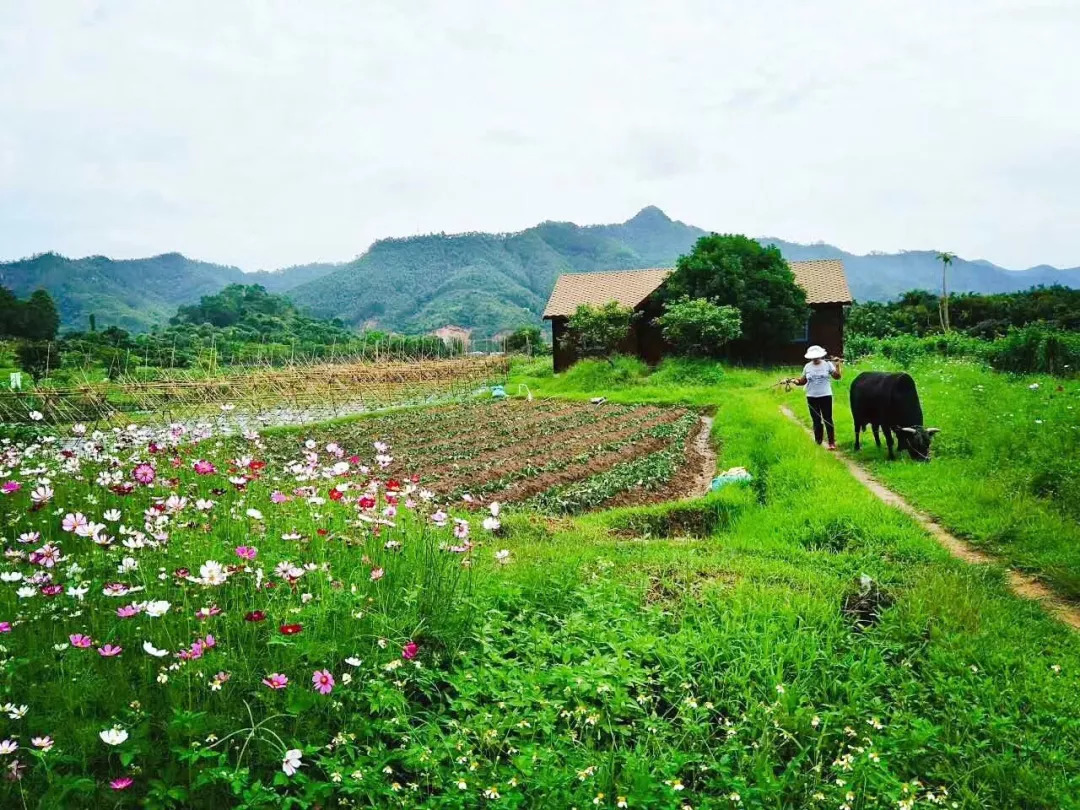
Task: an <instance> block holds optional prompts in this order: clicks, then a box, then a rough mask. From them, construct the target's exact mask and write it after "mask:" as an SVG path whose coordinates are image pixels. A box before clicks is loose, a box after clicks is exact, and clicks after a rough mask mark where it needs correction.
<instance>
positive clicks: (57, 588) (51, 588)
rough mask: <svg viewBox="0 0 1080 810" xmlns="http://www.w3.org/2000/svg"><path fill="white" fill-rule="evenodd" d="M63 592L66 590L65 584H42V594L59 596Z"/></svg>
mask: <svg viewBox="0 0 1080 810" xmlns="http://www.w3.org/2000/svg"><path fill="white" fill-rule="evenodd" d="M63 592H64V586H63V585H42V586H41V595H42V596H59V595H60V594H62V593H63Z"/></svg>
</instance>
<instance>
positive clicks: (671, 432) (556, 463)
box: [450, 417, 685, 497]
mask: <svg viewBox="0 0 1080 810" xmlns="http://www.w3.org/2000/svg"><path fill="white" fill-rule="evenodd" d="M684 419H685V417H680V419H679V421H678V422H674V423H672V422H665V423H662V424H659V425H657V424H650V425H648V426H647V427H644V428H641V429H639V430H635V431H633V432H632V433H628V434H627V435H624V436H622V437H620V438H613V439H610V440H608V441H604V442H601V443H599V444H596V445H594V446H592V447H588V448H586V449H583V450H581V451H580V452H574V450H575V448H572V447H571V448H569V449H568V450H567V451H566V452H563V453H556V454H555V455H554V456H552V455H549V456H547V457H546V458H545V460H544V462H543V463H542V464H536V463H532V462H526V463H525V464H524V465H522V466H521V467H518V468H516V469H512V470H508V471H506V472H504V473H502V474H501V475H499V476H497V477H495V478H490V479H486V480H484V479H483V473H482V472H480V471H478V472H476V473H474V474H472V475H469V476H467V477H468V478H469V479H470V482H471V483H459V484H456V485H455V486H454V489H453V490H452V492H451V493H450V494H452V495H457V496H460V495H462V494H464V493H465V492H468V493H469V494H471V495H473V496H479V497H483V496H486V495H489V494H492V493H499V492H504V491H505V490H507V488H509V487H511V486H512V485H513V484H515V483H518V482H522V481H527V480H529V479H534V478H539V477H541V476H544V475H549V474H552V473H566V474H571V475H572V474H573V471H574V468H581V467H586V466H587V465H588V464H589V463H590V462H593V461H595V460H596V459H599V458H602V457H603V456H606V455H611V454H615V453H621V452H622V451H625V450H627V449H628V448H632V447H634V446H635V445H637V444H640V443H642V442H646V441H648V440H654V441H656V440H658V441H668V440H670V439H672V438H673V437H675V436H677V435H678V432H679V429H678V427H677V425H678V424H679V422H682V421H683V420H684ZM477 481H480V482H481V483H479V484H477V483H476V482H477ZM575 485H576V484H569V485H568V486H575Z"/></svg>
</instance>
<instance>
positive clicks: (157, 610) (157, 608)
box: [146, 599, 172, 619]
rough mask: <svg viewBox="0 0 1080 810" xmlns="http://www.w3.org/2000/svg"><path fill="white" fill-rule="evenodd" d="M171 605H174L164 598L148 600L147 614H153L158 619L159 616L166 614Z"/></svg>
mask: <svg viewBox="0 0 1080 810" xmlns="http://www.w3.org/2000/svg"><path fill="white" fill-rule="evenodd" d="M170 607H172V605H170V604H169V603H168V602H166V601H165V600H164V599H158V600H156V601H153V602H147V603H146V615H147V616H153V617H154V618H155V619H156V618H158V617H159V616H164V615H165V614H166V613H168V612H169V608H170Z"/></svg>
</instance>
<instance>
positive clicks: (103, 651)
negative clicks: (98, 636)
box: [98, 644, 124, 658]
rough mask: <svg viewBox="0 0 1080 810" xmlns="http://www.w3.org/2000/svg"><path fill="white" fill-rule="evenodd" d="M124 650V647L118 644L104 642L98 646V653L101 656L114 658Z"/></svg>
mask: <svg viewBox="0 0 1080 810" xmlns="http://www.w3.org/2000/svg"><path fill="white" fill-rule="evenodd" d="M123 651H124V648H123V647H121V646H120V645H118V644H104V645H102V646H101V647H98V655H100V656H101V657H102V658H115V657H116V656H118V655H120V653H122V652H123Z"/></svg>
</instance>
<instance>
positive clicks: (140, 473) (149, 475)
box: [131, 462, 157, 486]
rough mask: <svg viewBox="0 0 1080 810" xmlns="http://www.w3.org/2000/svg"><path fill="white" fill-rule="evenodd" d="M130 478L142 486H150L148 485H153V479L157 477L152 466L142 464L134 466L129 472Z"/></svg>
mask: <svg viewBox="0 0 1080 810" xmlns="http://www.w3.org/2000/svg"><path fill="white" fill-rule="evenodd" d="M131 477H132V478H134V479H135V480H136V481H138V482H139V483H140V484H142V485H143V486H150V484H152V483H154V479H155V478H156V477H157V471H156V470H154V466H153V465H152V464H146V463H145V462H144V463H142V464H137V465H135V469H134V470H132V471H131Z"/></svg>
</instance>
